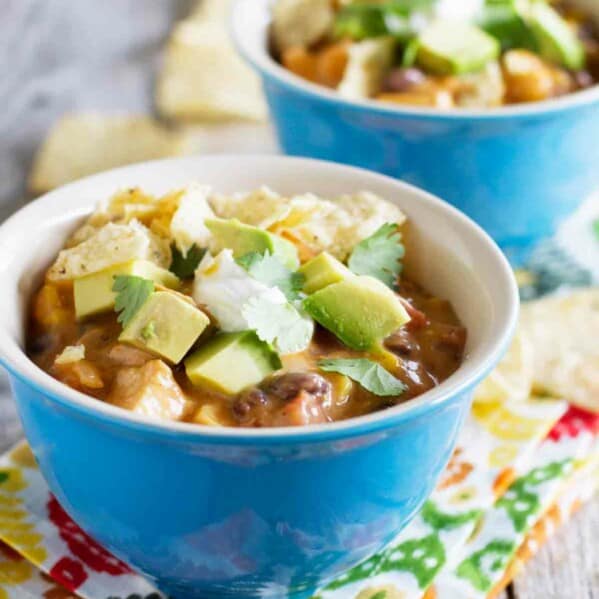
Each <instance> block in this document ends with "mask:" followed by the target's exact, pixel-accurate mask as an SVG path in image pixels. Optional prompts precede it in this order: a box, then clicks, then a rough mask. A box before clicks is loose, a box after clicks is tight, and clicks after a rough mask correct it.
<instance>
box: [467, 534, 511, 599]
mask: <svg viewBox="0 0 599 599" xmlns="http://www.w3.org/2000/svg"><path fill="white" fill-rule="evenodd" d="M515 550H516V544H515V543H514V542H513V541H507V540H501V539H496V540H494V541H491V542H490V543H489V544H488V545H486V546H485V547H483V548H482V549H481V550H480V551H477V552H476V553H473V554H472V555H471V556H470V557H469V558H467V559H465V560H464V561H463V562H462V563H461V564H460V565H459V566H458V567H457V570H456V573H457V575H458V576H459V577H460V578H464V579H466V580H468V581H470V584H472V586H473V587H474V588H475V589H477V590H479V591H482V592H486V591H488V590H490V588H491V587H492V586H493V579H494V577H493V576H492V575H493V574H495V573H496V572H500V571H502V570H504V569H505V567H506V566H507V564H508V560H509V559H510V557H511V556H512V554H513V552H514V551H515Z"/></svg>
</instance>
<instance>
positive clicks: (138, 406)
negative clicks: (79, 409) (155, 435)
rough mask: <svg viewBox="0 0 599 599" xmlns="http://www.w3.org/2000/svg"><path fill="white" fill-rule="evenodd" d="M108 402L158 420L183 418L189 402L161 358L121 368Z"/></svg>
mask: <svg viewBox="0 0 599 599" xmlns="http://www.w3.org/2000/svg"><path fill="white" fill-rule="evenodd" d="M108 402H109V403H112V404H114V405H117V406H119V407H121V408H125V409H126V410H130V411H132V412H136V413H137V414H143V415H144V416H149V417H150V418H156V419H158V420H180V419H181V418H182V416H183V415H184V413H185V408H186V404H187V401H186V398H185V395H184V394H183V391H181V388H180V387H179V385H178V384H177V382H176V381H175V378H174V377H173V373H172V371H171V369H170V368H169V367H168V366H167V365H166V364H165V363H164V362H163V361H162V360H151V361H150V362H147V363H146V364H144V365H143V366H141V367H139V368H121V370H119V372H118V373H117V375H116V379H115V381H114V384H113V387H112V389H111V391H110V395H109V396H108Z"/></svg>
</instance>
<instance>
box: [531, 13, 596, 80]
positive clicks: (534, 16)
mask: <svg viewBox="0 0 599 599" xmlns="http://www.w3.org/2000/svg"><path fill="white" fill-rule="evenodd" d="M527 21H528V25H529V27H530V28H531V29H532V32H533V35H534V36H535V38H536V40H537V44H538V47H539V54H540V55H541V56H542V57H543V58H546V59H547V60H550V61H552V62H555V63H557V64H559V65H562V66H564V67H566V68H568V69H571V70H573V71H578V70H580V69H582V68H583V67H584V64H585V50H584V46H583V44H582V42H581V41H580V40H579V39H578V37H577V35H576V33H575V31H574V30H573V29H572V28H571V27H570V26H569V25H568V23H567V22H566V21H565V20H564V19H562V17H561V16H560V15H559V13H558V12H557V11H556V10H555V9H553V8H551V6H549V5H547V4H545V3H544V2H535V3H533V4H532V5H531V7H530V11H529V13H528V19H527Z"/></svg>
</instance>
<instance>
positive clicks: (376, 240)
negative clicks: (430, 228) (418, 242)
mask: <svg viewBox="0 0 599 599" xmlns="http://www.w3.org/2000/svg"><path fill="white" fill-rule="evenodd" d="M404 253H405V249H404V246H403V244H402V243H401V233H400V232H399V231H398V230H397V225H395V224H394V223H385V224H384V225H382V226H381V227H380V228H379V229H378V230H377V231H376V232H375V233H373V234H372V235H371V236H370V237H367V238H366V239H364V240H362V241H360V243H358V244H357V245H356V246H355V247H354V250H353V252H352V253H351V255H350V257H349V260H348V262H347V265H348V266H349V268H350V269H351V270H352V271H353V272H354V273H355V274H357V275H370V276H371V277H375V278H376V279H378V280H379V281H382V282H383V283H385V285H387V287H391V288H392V289H393V288H394V286H395V283H396V281H397V277H398V275H399V273H400V272H401V269H402V264H401V262H400V260H401V259H402V258H403V257H404Z"/></svg>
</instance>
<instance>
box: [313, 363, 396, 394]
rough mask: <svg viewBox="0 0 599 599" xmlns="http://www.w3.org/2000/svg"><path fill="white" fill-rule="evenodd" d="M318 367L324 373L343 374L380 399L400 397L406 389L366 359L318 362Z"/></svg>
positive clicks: (381, 368) (383, 369)
mask: <svg viewBox="0 0 599 599" xmlns="http://www.w3.org/2000/svg"><path fill="white" fill-rule="evenodd" d="M318 367H319V368H320V369H321V370H323V371H324V372H336V373H338V374H344V375H345V376H347V377H349V378H350V379H352V381H356V383H358V384H359V385H361V386H362V387H364V389H366V390H367V391H370V392H371V393H374V394H375V395H379V396H381V397H389V396H397V395H401V394H402V393H403V392H404V391H405V390H406V388H407V387H406V386H405V385H404V383H402V382H401V381H400V380H399V379H398V378H395V377H394V376H393V375H392V374H391V373H390V372H389V371H388V370H386V369H385V368H383V367H382V366H381V365H380V364H377V362H374V361H372V360H368V359H367V358H337V359H330V360H320V361H319V362H318Z"/></svg>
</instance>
